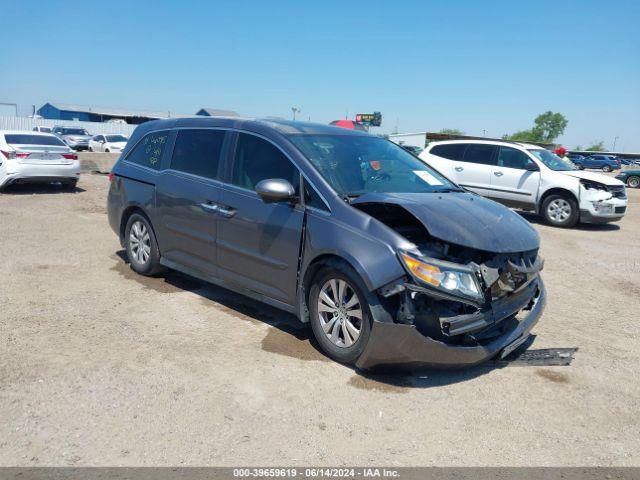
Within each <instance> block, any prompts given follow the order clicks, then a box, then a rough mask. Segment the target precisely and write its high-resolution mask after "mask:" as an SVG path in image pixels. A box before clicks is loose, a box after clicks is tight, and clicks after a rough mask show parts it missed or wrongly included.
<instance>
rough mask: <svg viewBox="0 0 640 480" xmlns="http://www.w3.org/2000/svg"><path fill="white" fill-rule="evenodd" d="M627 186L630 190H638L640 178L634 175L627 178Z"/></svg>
mask: <svg viewBox="0 0 640 480" xmlns="http://www.w3.org/2000/svg"><path fill="white" fill-rule="evenodd" d="M627 186H628V187H629V188H638V187H640V177H638V176H635V175H632V176H630V177H629V178H627Z"/></svg>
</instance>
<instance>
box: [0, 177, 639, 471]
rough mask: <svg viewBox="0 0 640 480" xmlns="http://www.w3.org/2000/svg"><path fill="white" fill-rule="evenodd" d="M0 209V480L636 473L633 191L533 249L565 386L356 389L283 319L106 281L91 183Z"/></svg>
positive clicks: (236, 304)
mask: <svg viewBox="0 0 640 480" xmlns="http://www.w3.org/2000/svg"><path fill="white" fill-rule="evenodd" d="M79 187H80V188H79V189H78V190H77V191H76V192H75V193H66V192H62V191H59V190H57V189H56V188H55V187H20V188H14V189H12V190H11V191H10V192H8V193H7V194H4V195H0V245H1V246H2V252H3V261H2V262H1V263H0V420H1V421H0V465H2V466H7V465H21V466H30V465H77V466H80V465H83V466H85V465H86V466H89V465H114V466H116V465H118V466H119V465H131V466H133V465H199V466H200V465H218V466H235V465H309V464H311V465H367V464H378V465H381V464H383V465H397V466H417V465H459V466H462V465H495V466H504V465H518V466H524V465H537V466H557V465H567V466H571V465H575V466H578V465H579V466H591V465H618V466H640V442H638V438H640V419H639V418H638V412H639V411H640V374H639V370H638V365H639V364H640V348H639V345H640V344H639V342H638V340H639V339H640V327H639V326H638V315H637V311H638V310H637V309H638V303H637V302H638V299H639V298H640V255H639V252H640V236H639V232H640V228H639V227H640V206H639V205H638V204H639V203H640V190H635V191H631V192H630V207H629V213H628V214H627V216H626V217H625V218H624V219H623V221H622V222H620V223H618V224H613V225H605V226H582V227H581V228H577V229H572V230H561V229H555V228H551V227H548V226H545V225H542V224H540V223H539V222H538V221H537V220H536V218H535V217H533V216H527V218H528V219H530V220H531V221H532V222H533V223H534V225H535V227H536V228H537V229H538V230H539V231H540V234H541V236H542V254H543V256H544V257H545V258H546V267H545V271H544V278H545V281H546V285H547V289H548V293H549V299H548V306H547V310H546V313H545V315H544V317H543V319H542V320H541V321H540V323H539V324H538V326H537V327H536V328H535V330H534V333H535V334H537V338H536V341H535V344H534V348H545V347H579V351H578V352H577V354H576V359H575V360H574V362H573V364H572V365H571V366H568V367H544V368H542V367H515V366H509V367H504V368H491V367H485V368H476V369H473V370H470V371H464V372H454V373H451V372H442V373H434V374H430V373H428V374H420V375H413V376H401V375H394V376H363V375H361V374H358V373H356V372H354V371H353V370H352V369H350V368H347V367H344V366H341V365H338V364H336V363H334V362H331V361H328V360H327V359H326V358H324V357H323V356H322V355H321V354H320V353H319V352H318V351H317V349H316V348H315V347H314V346H313V343H312V342H310V340H309V335H310V332H309V331H308V330H307V329H306V328H301V327H300V326H299V325H298V324H297V323H296V321H295V319H293V318H292V317H290V316H289V315H287V314H284V313H282V312H279V311H277V310H275V309H272V308H270V307H267V306H264V305H261V304H259V303H257V302H254V301H251V300H248V299H245V298H243V297H241V296H238V295H235V294H233V293H230V292H228V291H225V290H223V289H221V288H217V287H214V286H211V285H206V284H202V283H201V282H199V281H197V280H194V279H191V278H188V277H185V276H182V275H179V274H169V275H167V276H164V277H161V278H153V279H148V278H144V277H140V276H137V275H135V274H134V273H133V272H132V271H131V270H130V269H129V267H128V266H127V265H126V264H125V263H124V261H123V258H122V252H121V248H120V246H119V244H118V241H117V239H116V236H115V235H114V234H113V232H112V231H111V230H110V228H109V226H108V225H107V220H106V215H105V213H106V212H105V198H106V191H107V188H108V181H107V179H106V177H104V176H98V175H85V176H83V177H82V179H81V181H80V184H79Z"/></svg>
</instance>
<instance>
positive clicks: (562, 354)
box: [496, 348, 578, 367]
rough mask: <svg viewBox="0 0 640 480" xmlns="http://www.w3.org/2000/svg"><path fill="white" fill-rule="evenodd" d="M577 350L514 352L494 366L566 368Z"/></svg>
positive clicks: (497, 361) (557, 349)
mask: <svg viewBox="0 0 640 480" xmlns="http://www.w3.org/2000/svg"><path fill="white" fill-rule="evenodd" d="M577 351H578V348H540V349H537V350H525V351H523V352H519V351H515V352H513V353H511V354H509V355H508V356H507V357H505V358H504V359H501V360H496V365H504V366H516V367H525V366H532V367H542V366H566V365H571V362H572V361H573V358H574V354H575V352H577Z"/></svg>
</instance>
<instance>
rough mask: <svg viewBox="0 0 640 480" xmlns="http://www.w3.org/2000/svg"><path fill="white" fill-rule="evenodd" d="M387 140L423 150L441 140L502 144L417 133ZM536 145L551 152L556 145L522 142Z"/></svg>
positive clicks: (464, 137) (498, 139) (396, 136)
mask: <svg viewBox="0 0 640 480" xmlns="http://www.w3.org/2000/svg"><path fill="white" fill-rule="evenodd" d="M389 140H391V141H392V142H393V143H397V144H398V145H410V146H413V147H420V148H425V147H426V146H427V145H428V144H429V143H430V142H439V141H442V140H493V141H498V142H503V141H504V139H502V138H489V137H476V136H473V135H452V134H450V133H436V132H419V133H392V134H391V135H389ZM523 143H530V144H533V145H538V146H540V147H543V148H547V149H550V150H553V149H554V148H555V147H556V145H555V144H553V143H540V142H523Z"/></svg>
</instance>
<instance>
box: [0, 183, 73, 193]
mask: <svg viewBox="0 0 640 480" xmlns="http://www.w3.org/2000/svg"><path fill="white" fill-rule="evenodd" d="M85 191H86V190H85V189H83V188H80V187H75V188H74V189H73V190H71V189H68V188H65V187H64V186H63V185H61V184H59V183H14V184H13V185H9V186H7V187H4V188H3V189H2V191H1V193H3V194H9V195H56V194H61V193H66V194H71V193H82V192H85Z"/></svg>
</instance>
